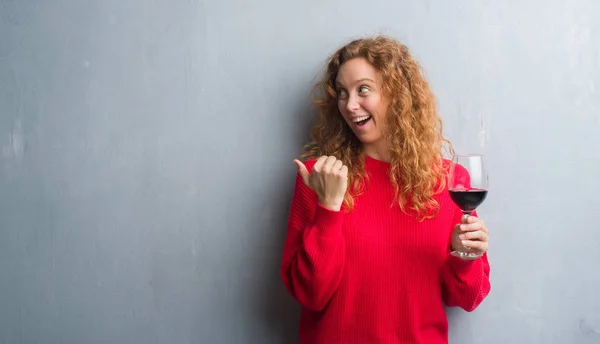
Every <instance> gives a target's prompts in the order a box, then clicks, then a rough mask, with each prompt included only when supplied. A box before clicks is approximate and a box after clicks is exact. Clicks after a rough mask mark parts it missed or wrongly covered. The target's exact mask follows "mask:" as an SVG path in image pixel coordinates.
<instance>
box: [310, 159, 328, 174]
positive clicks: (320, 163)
mask: <svg viewBox="0 0 600 344" xmlns="http://www.w3.org/2000/svg"><path fill="white" fill-rule="evenodd" d="M325 160H327V157H326V156H325V155H323V156H322V157H320V158H319V159H317V162H315V165H314V166H313V171H314V172H317V173H318V172H321V170H322V167H323V163H325Z"/></svg>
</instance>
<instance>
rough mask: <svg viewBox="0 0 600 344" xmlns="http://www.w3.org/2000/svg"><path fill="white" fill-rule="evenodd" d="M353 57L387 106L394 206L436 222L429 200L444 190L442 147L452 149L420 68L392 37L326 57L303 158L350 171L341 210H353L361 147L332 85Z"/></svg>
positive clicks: (360, 183) (362, 179)
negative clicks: (372, 77)
mask: <svg viewBox="0 0 600 344" xmlns="http://www.w3.org/2000/svg"><path fill="white" fill-rule="evenodd" d="M355 58H364V59H365V60H366V61H368V62H369V63H370V64H371V65H372V66H373V67H374V68H375V69H376V70H377V72H378V73H379V74H380V75H381V78H382V83H383V85H382V89H383V94H384V97H387V99H388V100H389V101H390V105H389V108H388V115H387V126H386V132H385V133H384V135H385V139H386V140H387V142H388V145H389V150H390V152H389V153H390V157H391V159H390V171H389V175H390V179H391V182H392V185H393V186H394V189H395V196H396V200H397V203H398V205H399V206H400V208H401V209H402V211H404V212H405V213H407V214H412V215H415V216H416V217H418V218H419V219H420V220H423V219H426V218H434V217H435V216H436V215H437V213H438V212H439V204H438V203H437V201H436V200H435V199H434V197H433V196H434V195H435V194H436V193H439V192H441V191H442V190H443V189H444V187H445V185H446V178H445V175H446V171H445V164H444V159H443V157H442V150H443V145H444V143H447V144H448V148H449V150H450V152H451V153H453V148H452V144H451V143H450V141H448V140H447V139H446V138H444V136H443V134H442V121H441V118H440V116H439V115H438V112H437V110H436V102H435V98H434V95H433V93H432V92H431V89H430V87H429V84H428V82H427V81H426V80H425V78H424V76H423V73H422V71H421V68H420V66H419V64H418V63H417V62H416V61H415V60H414V59H413V57H412V56H411V54H410V52H409V50H408V48H407V47H406V46H405V45H403V44H401V43H400V42H398V41H396V40H395V39H393V38H390V37H387V36H376V37H369V38H361V39H357V40H353V41H351V42H349V43H348V44H346V45H344V46H342V47H341V48H340V49H339V50H337V51H336V52H335V53H333V54H332V55H331V56H330V57H329V59H328V62H327V66H326V70H325V74H324V76H323V78H322V79H321V80H320V81H319V82H318V83H317V84H315V86H314V88H313V93H312V94H313V100H314V102H315V104H316V106H317V109H318V116H317V119H316V122H315V124H314V125H313V127H312V129H311V132H310V141H309V142H308V143H307V144H306V145H305V151H304V153H303V154H302V157H303V158H318V157H320V156H322V155H333V156H335V157H336V158H338V159H340V160H342V162H343V163H344V164H345V165H346V166H348V171H349V173H348V185H349V187H348V192H346V195H345V198H344V205H345V206H346V207H347V208H348V209H351V208H352V207H353V206H354V198H355V197H356V196H358V195H360V194H361V193H362V191H364V186H365V184H366V182H368V176H367V174H366V172H365V168H364V167H365V166H364V164H365V162H364V156H363V154H362V150H361V146H362V145H361V142H360V141H359V140H358V138H357V137H356V136H355V135H354V133H353V132H352V130H351V129H350V127H349V126H348V125H347V124H346V122H345V121H344V119H343V117H342V115H341V114H340V112H339V109H338V104H337V101H338V97H337V91H336V82H335V81H336V78H337V74H338V71H339V70H340V67H341V66H342V64H343V63H344V62H346V61H349V60H351V59H355Z"/></svg>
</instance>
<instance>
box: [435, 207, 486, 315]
mask: <svg viewBox="0 0 600 344" xmlns="http://www.w3.org/2000/svg"><path fill="white" fill-rule="evenodd" d="M461 216H462V213H461V212H460V211H459V212H458V216H457V217H456V223H460V221H461ZM473 216H477V214H476V212H474V213H473ZM489 278H490V265H489V262H488V257H487V252H486V253H484V255H483V256H481V257H479V258H477V259H475V260H464V259H461V258H459V257H454V256H452V255H450V248H448V252H447V258H446V264H445V265H444V269H443V272H442V283H443V298H444V302H445V303H446V305H447V306H449V307H457V306H458V307H460V308H462V309H464V310H465V311H467V312H472V311H473V310H475V308H477V306H479V304H480V303H481V302H482V301H483V299H485V297H486V296H487V295H488V294H489V292H490V289H491V284H490V279H489Z"/></svg>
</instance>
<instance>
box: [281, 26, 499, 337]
mask: <svg viewBox="0 0 600 344" xmlns="http://www.w3.org/2000/svg"><path fill="white" fill-rule="evenodd" d="M315 90H316V91H317V92H316V93H319V92H320V93H321V94H320V95H318V96H315V99H316V103H317V105H318V107H319V110H320V111H319V118H318V120H317V122H316V123H315V126H314V127H313V129H312V139H311V142H309V144H308V145H307V147H306V152H305V154H304V156H303V157H304V158H306V161H305V162H302V161H300V160H294V163H295V164H296V166H297V168H298V174H297V178H296V184H295V189H294V195H293V200H292V206H291V211H290V215H289V223H288V233H287V238H286V241H285V247H284V252H283V257H282V265H281V277H282V279H283V283H284V284H285V286H286V288H287V289H288V291H289V293H290V294H291V295H292V297H293V298H294V299H295V300H296V301H297V302H298V303H300V305H302V315H301V321H300V343H302V344H321V343H323V344H341V343H344V344H351V343H360V344H368V343H390V344H391V343H423V344H437V343H447V342H448V321H447V318H446V313H445V308H444V307H445V306H450V307H452V306H458V307H461V308H463V309H465V310H467V311H472V310H474V309H475V308H476V307H477V306H478V305H479V304H480V303H481V302H482V301H483V299H484V298H485V297H486V296H487V295H488V293H489V291H490V281H489V272H490V266H489V263H488V259H487V254H486V251H487V248H488V233H489V231H488V229H487V227H486V226H485V224H484V222H483V221H481V220H480V219H479V218H478V217H477V215H476V213H474V216H471V217H468V218H467V219H463V218H462V213H461V211H460V209H458V207H457V206H455V205H454V203H453V202H452V201H451V199H450V197H449V195H448V190H447V178H446V176H447V172H448V165H449V163H448V161H447V160H444V159H443V157H442V150H443V144H444V142H446V143H448V144H449V142H448V141H447V140H446V139H445V138H444V137H443V135H442V123H441V119H440V117H439V115H438V113H437V111H436V105H435V100H434V97H433V95H432V93H431V90H430V88H429V85H428V83H427V81H426V80H425V79H424V77H423V75H422V73H421V70H420V68H419V65H418V64H417V62H416V61H415V60H414V59H413V58H412V57H411V54H410V52H409V50H408V48H407V47H406V46H404V45H403V44H401V43H399V42H397V41H396V40H394V39H392V38H389V37H385V36H378V37H373V38H365V39H358V40H354V41H352V42H350V43H348V44H347V45H345V46H343V47H342V48H340V49H339V50H338V51H336V52H335V53H334V54H333V55H332V56H331V57H330V59H329V62H328V65H327V68H326V72H325V75H324V78H323V79H322V81H321V82H320V83H319V84H318V85H317V87H316V89H315ZM450 147H451V146H450ZM465 248H466V249H468V250H469V251H470V252H476V253H479V254H480V255H479V257H477V258H460V257H456V256H454V255H451V252H452V251H460V250H464V249H465Z"/></svg>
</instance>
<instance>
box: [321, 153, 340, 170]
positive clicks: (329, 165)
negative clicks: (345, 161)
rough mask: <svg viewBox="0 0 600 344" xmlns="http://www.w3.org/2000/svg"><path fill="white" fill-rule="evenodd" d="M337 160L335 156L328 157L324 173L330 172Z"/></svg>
mask: <svg viewBox="0 0 600 344" xmlns="http://www.w3.org/2000/svg"><path fill="white" fill-rule="evenodd" d="M336 160H337V159H336V158H335V157H334V156H330V157H327V159H326V160H325V163H323V169H322V170H323V172H330V171H331V168H332V167H333V164H334V163H335V161H336Z"/></svg>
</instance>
